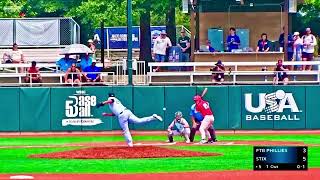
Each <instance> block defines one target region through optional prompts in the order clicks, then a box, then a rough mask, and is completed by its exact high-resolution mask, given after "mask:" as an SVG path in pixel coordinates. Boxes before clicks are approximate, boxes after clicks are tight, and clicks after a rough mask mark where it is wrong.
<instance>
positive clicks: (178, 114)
mask: <svg viewBox="0 0 320 180" xmlns="http://www.w3.org/2000/svg"><path fill="white" fill-rule="evenodd" d="M174 115H175V116H176V117H177V116H179V117H182V112H181V111H177V112H176V113H175V114H174Z"/></svg>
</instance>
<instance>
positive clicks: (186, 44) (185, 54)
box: [178, 29, 191, 62]
mask: <svg viewBox="0 0 320 180" xmlns="http://www.w3.org/2000/svg"><path fill="white" fill-rule="evenodd" d="M178 46H179V47H180V48H181V51H182V57H181V61H182V62H189V60H190V52H191V50H190V38H189V37H188V36H186V31H185V30H184V29H181V37H179V39H178Z"/></svg>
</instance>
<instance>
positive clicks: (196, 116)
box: [189, 104, 217, 143]
mask: <svg viewBox="0 0 320 180" xmlns="http://www.w3.org/2000/svg"><path fill="white" fill-rule="evenodd" d="M190 116H191V120H192V129H191V132H190V137H189V139H190V142H193V140H194V136H195V134H196V132H197V131H198V130H199V128H200V126H201V122H202V120H203V116H202V114H201V113H200V112H198V111H197V110H196V104H193V105H192V106H191V111H190ZM208 131H209V134H210V138H209V139H208V142H207V143H214V142H217V138H216V133H215V130H214V128H213V126H211V127H210V128H209V129H208Z"/></svg>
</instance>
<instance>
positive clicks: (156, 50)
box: [153, 30, 172, 71]
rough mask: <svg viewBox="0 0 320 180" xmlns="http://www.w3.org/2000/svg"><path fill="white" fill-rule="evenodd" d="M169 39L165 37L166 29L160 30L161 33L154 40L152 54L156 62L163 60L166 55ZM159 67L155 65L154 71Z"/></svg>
mask: <svg viewBox="0 0 320 180" xmlns="http://www.w3.org/2000/svg"><path fill="white" fill-rule="evenodd" d="M171 46H172V44H171V40H170V38H168V37H167V33H166V31H164V30H163V31H161V34H160V36H159V37H157V39H155V41H154V45H153V56H154V58H155V61H156V62H164V60H165V57H166V51H167V48H169V47H171ZM159 69H160V67H157V68H156V69H155V70H154V71H158V70H159Z"/></svg>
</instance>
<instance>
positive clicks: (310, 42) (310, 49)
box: [302, 28, 317, 71]
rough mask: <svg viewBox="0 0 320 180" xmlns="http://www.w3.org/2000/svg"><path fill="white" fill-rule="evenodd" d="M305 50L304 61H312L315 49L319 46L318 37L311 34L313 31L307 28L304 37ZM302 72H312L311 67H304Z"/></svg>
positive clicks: (303, 51) (303, 53) (303, 52)
mask: <svg viewBox="0 0 320 180" xmlns="http://www.w3.org/2000/svg"><path fill="white" fill-rule="evenodd" d="M302 42H303V50H302V60H303V61H312V60H313V55H314V47H315V46H316V45H317V39H316V37H315V36H314V35H313V34H311V29H310V28H306V34H305V35H304V36H302ZM302 70H306V71H308V70H311V66H310V65H306V66H305V65H303V66H302Z"/></svg>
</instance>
